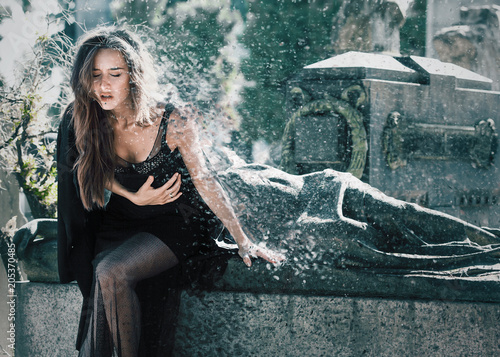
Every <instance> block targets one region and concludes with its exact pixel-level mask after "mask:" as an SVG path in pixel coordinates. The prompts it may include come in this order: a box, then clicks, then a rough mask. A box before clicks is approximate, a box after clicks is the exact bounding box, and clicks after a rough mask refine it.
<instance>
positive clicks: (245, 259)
mask: <svg viewBox="0 0 500 357" xmlns="http://www.w3.org/2000/svg"><path fill="white" fill-rule="evenodd" d="M243 263H245V265H246V266H247V267H249V268H250V267H251V266H252V260H251V259H250V256H249V255H248V254H246V255H244V256H243Z"/></svg>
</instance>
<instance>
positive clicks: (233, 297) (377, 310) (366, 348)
mask: <svg viewBox="0 0 500 357" xmlns="http://www.w3.org/2000/svg"><path fill="white" fill-rule="evenodd" d="M17 294H18V295H19V300H18V301H19V304H20V305H19V309H18V319H17V321H18V324H17V353H16V356H21V357H46V356H47V357H48V356H50V357H59V356H60V357H71V356H76V352H75V351H74V348H73V346H74V341H75V336H76V329H77V323H78V315H79V314H78V312H79V310H78V308H79V305H80V304H81V297H80V294H79V292H78V288H77V286H76V284H66V285H61V284H43V283H24V284H18V287H17ZM499 320H500V304H498V303H473V302H456V301H441V300H407V299H389V298H376V297H342V296H312V295H296V294H267V293H248V292H232V291H214V292H207V293H205V294H203V295H202V296H190V295H189V294H187V293H183V295H182V300H181V307H180V313H179V319H178V326H177V331H176V343H175V348H174V356H177V357H181V356H204V357H210V356H214V357H215V356H217V357H219V356H265V355H273V356H283V357H285V356H286V357H293V356H297V357H298V356H300V357H302V356H309V357H314V356H362V355H367V356H433V357H434V356H473V355H474V356H498V355H500V344H499V343H498V341H500V330H498V321H499Z"/></svg>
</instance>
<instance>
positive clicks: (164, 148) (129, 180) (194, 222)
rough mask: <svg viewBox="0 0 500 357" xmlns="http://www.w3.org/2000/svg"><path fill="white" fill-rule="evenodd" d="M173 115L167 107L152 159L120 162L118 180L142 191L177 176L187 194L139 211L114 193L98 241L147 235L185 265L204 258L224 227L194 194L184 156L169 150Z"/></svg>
mask: <svg viewBox="0 0 500 357" xmlns="http://www.w3.org/2000/svg"><path fill="white" fill-rule="evenodd" d="M172 111H173V106H171V105H167V107H166V109H165V114H164V115H163V118H162V121H161V124H160V128H159V130H158V134H157V137H156V141H155V144H154V146H153V149H152V151H151V153H150V154H149V156H148V158H147V159H146V160H145V161H143V162H141V163H130V162H127V161H125V160H124V159H121V158H118V166H117V167H116V169H115V178H116V180H117V181H118V182H119V183H120V184H122V185H123V186H124V187H125V188H127V189H129V190H131V191H137V190H138V189H139V188H140V187H141V186H142V185H143V184H144V182H145V181H146V180H147V178H148V177H149V176H153V177H154V181H153V184H152V186H153V187H155V188H157V187H160V186H162V185H163V184H165V182H167V181H168V180H169V179H170V178H171V177H172V176H173V175H174V174H175V173H176V172H178V173H179V174H180V175H181V178H182V185H181V191H182V195H181V196H180V197H179V199H177V200H176V201H174V202H171V203H168V204H165V205H161V206H160V205H157V206H137V205H135V204H133V203H132V202H130V201H129V200H127V199H126V198H124V197H122V196H119V195H115V194H112V195H111V198H110V200H109V202H108V204H107V206H106V210H105V212H104V215H103V221H102V224H101V228H100V232H99V234H98V237H97V238H98V240H112V241H116V240H124V239H127V238H128V237H130V236H132V235H134V234H136V233H137V232H148V233H151V234H153V235H154V236H156V237H158V238H160V239H161V240H162V241H163V242H164V243H165V244H166V245H167V246H168V247H169V248H170V249H171V250H172V251H173V252H174V253H175V255H176V256H177V258H178V259H179V261H180V262H181V263H182V262H184V261H185V260H186V259H188V258H190V257H192V256H194V255H196V254H199V253H200V249H201V250H202V251H204V250H206V249H207V248H209V247H211V248H213V247H214V245H213V240H212V239H210V235H211V234H212V231H214V228H215V227H220V226H221V225H220V222H219V221H218V219H217V218H216V217H215V215H214V214H213V213H212V212H211V210H210V209H209V208H208V206H207V205H206V203H205V202H204V201H203V199H202V198H201V197H200V195H199V194H198V192H197V190H196V189H195V187H194V184H193V182H192V181H191V177H190V176H189V173H188V170H187V168H186V166H185V164H184V161H183V160H182V157H181V155H180V153H179V151H178V150H177V149H175V150H174V151H173V152H172V151H171V150H170V148H169V147H168V145H167V142H166V132H167V126H168V118H169V116H170V114H171V112H172Z"/></svg>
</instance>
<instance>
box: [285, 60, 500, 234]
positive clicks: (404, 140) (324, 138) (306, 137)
mask: <svg viewBox="0 0 500 357" xmlns="http://www.w3.org/2000/svg"><path fill="white" fill-rule="evenodd" d="M491 85H492V81H491V80H490V79H488V78H485V77H482V76H480V75H478V74H476V73H473V72H471V71H468V70H466V69H464V68H461V67H459V66H456V65H453V64H450V63H444V62H441V61H439V60H436V59H431V58H423V57H415V56H411V57H394V56H389V55H384V54H374V53H360V52H348V53H344V54H342V55H338V56H335V57H332V58H329V59H327V60H324V61H321V62H318V63H315V64H312V65H309V66H306V67H305V68H304V69H303V70H302V71H301V72H300V73H298V74H297V75H296V76H294V77H293V78H291V79H290V80H289V81H288V83H287V109H286V110H287V115H288V118H289V121H288V123H287V127H286V130H285V134H284V136H283V155H282V162H281V168H282V169H284V170H285V171H287V172H291V173H297V174H304V173H307V172H313V171H318V170H322V169H324V168H332V169H335V170H339V171H347V172H351V173H352V174H353V175H354V176H357V177H359V178H361V179H362V180H363V181H365V182H367V183H369V184H371V185H372V186H374V187H376V188H378V189H380V190H381V191H383V192H384V193H386V194H388V195H391V196H394V197H396V198H399V199H403V200H406V201H410V202H415V203H418V204H421V205H423V206H426V207H429V208H433V209H437V210H440V211H443V212H446V213H449V214H452V215H454V216H457V217H459V218H462V219H464V220H467V221H469V222H471V223H474V224H477V225H482V226H497V227H498V226H500V158H499V157H498V156H499V155H498V154H497V146H498V134H497V130H498V129H497V128H498V127H499V126H500V92H495V91H492V90H491Z"/></svg>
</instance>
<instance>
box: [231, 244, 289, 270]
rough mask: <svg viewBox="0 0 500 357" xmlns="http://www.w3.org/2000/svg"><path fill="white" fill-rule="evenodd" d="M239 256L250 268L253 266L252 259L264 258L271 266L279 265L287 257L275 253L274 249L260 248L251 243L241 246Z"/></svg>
mask: <svg viewBox="0 0 500 357" xmlns="http://www.w3.org/2000/svg"><path fill="white" fill-rule="evenodd" d="M238 254H239V255H240V257H241V258H242V259H243V262H244V263H245V264H246V266H248V267H251V266H252V260H251V257H252V258H262V259H264V260H266V261H268V262H269V263H271V264H277V263H279V262H281V261H283V260H285V257H284V256H283V255H282V254H280V253H278V252H275V251H274V250H272V249H269V248H266V247H262V246H259V245H257V244H253V243H251V242H250V241H248V244H245V245H244V246H240V249H239V250H238Z"/></svg>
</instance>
